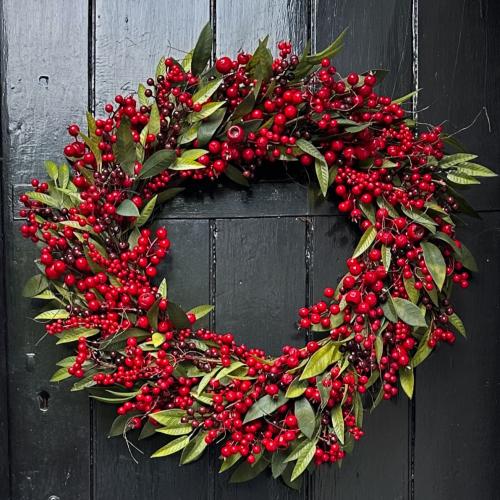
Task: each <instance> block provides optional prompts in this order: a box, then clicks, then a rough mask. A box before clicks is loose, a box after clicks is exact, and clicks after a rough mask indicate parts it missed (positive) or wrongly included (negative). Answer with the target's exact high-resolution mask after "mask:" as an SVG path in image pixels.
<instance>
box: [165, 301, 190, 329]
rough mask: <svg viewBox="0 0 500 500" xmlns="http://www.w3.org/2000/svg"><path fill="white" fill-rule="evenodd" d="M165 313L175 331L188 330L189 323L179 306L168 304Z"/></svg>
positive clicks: (172, 303)
mask: <svg viewBox="0 0 500 500" xmlns="http://www.w3.org/2000/svg"><path fill="white" fill-rule="evenodd" d="M167 313H168V317H169V318H170V321H172V323H173V324H174V326H175V327H176V328H177V329H180V328H189V327H190V326H191V323H190V322H189V320H188V318H187V316H186V313H185V312H184V311H183V310H182V308H181V307H180V306H178V305H177V304H175V303H174V302H170V301H169V302H168V305H167Z"/></svg>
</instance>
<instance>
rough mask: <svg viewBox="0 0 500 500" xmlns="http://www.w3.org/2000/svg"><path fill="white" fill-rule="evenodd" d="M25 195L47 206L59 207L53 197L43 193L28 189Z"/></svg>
mask: <svg viewBox="0 0 500 500" xmlns="http://www.w3.org/2000/svg"><path fill="white" fill-rule="evenodd" d="M26 196H27V197H28V198H30V199H32V200H35V201H39V202H40V203H43V204H44V205H47V206H48V207H54V208H59V207H60V203H59V202H58V201H57V200H56V199H55V198H53V197H52V196H49V195H48V194H45V193H35V192H34V191H30V192H28V193H26Z"/></svg>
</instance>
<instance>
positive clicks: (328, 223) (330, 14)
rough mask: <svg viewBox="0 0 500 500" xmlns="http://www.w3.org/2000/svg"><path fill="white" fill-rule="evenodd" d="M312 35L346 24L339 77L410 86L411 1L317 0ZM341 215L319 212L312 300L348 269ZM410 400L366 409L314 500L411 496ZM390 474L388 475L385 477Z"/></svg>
mask: <svg viewBox="0 0 500 500" xmlns="http://www.w3.org/2000/svg"><path fill="white" fill-rule="evenodd" d="M313 23H314V25H313V34H314V33H315V35H316V36H315V40H316V46H317V49H318V50H321V49H322V48H324V47H326V46H327V45H328V43H330V41H331V40H333V39H334V38H335V37H336V36H337V35H338V34H339V33H340V32H341V31H342V30H343V29H344V28H345V27H349V31H348V34H347V36H346V39H345V47H344V50H343V51H342V52H341V53H340V54H339V55H338V56H337V57H336V58H335V61H334V62H335V66H336V68H337V70H338V71H339V72H340V74H342V75H346V74H348V73H349V72H351V71H358V72H359V71H366V70H368V69H374V68H375V69H376V68H385V69H388V70H389V71H390V73H389V74H388V75H387V76H386V78H385V79H384V81H383V83H382V84H381V86H380V88H379V91H380V92H382V93H385V94H387V95H390V96H400V95H404V94H406V93H408V92H409V91H411V90H412V86H413V80H412V2H411V1H410V0H405V1H398V0H384V1H382V2H380V1H376V0H367V1H365V2H362V3H359V2H349V1H347V0H340V1H332V0H315V2H314V3H313ZM347 224H348V222H347V221H346V220H345V219H339V218H338V217H331V218H315V219H314V222H313V232H312V269H311V277H310V280H311V285H312V292H313V294H312V298H313V300H319V299H320V296H321V293H322V290H323V288H324V287H325V286H326V284H327V283H328V284H329V285H330V286H332V285H333V286H335V285H336V282H337V279H338V277H339V276H342V275H343V274H344V273H345V269H346V266H345V259H346V258H348V257H349V256H350V254H351V253H352V249H353V248H354V243H355V242H356V241H357V239H358V238H359V234H358V233H357V232H356V231H354V230H353V229H352V228H349V227H347ZM409 419H410V405H409V404H408V401H407V400H405V398H404V397H400V398H399V400H398V401H397V402H390V403H385V404H382V405H381V406H380V407H378V408H377V409H376V411H375V412H374V414H373V415H367V417H366V425H365V432H366V436H365V437H363V439H362V440H361V441H360V443H359V444H358V445H357V446H356V448H355V450H354V453H353V455H352V457H347V458H346V459H345V460H344V463H343V465H342V468H341V469H340V470H337V469H335V470H334V469H328V468H327V467H324V468H323V469H322V470H321V471H320V472H319V474H317V475H316V476H312V478H311V481H310V489H311V490H310V491H311V494H312V496H313V497H314V498H330V497H331V496H332V493H336V497H338V498H349V499H351V498H352V499H357V498H407V496H408V488H409V467H410V462H409V454H410V452H411V450H410V448H409V430H410V428H409ZM389 477H390V478H391V480H390V481H388V480H387V478H389Z"/></svg>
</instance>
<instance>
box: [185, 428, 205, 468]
mask: <svg viewBox="0 0 500 500" xmlns="http://www.w3.org/2000/svg"><path fill="white" fill-rule="evenodd" d="M207 434H208V432H200V433H199V434H198V435H197V436H196V437H195V438H194V439H192V440H191V441H190V442H189V444H188V445H187V446H186V447H185V448H184V450H183V451H182V455H181V460H180V465H184V464H189V463H191V462H194V461H195V460H197V459H198V458H200V456H201V454H202V453H203V452H204V451H205V448H206V447H207V443H206V441H205V436H206V435H207Z"/></svg>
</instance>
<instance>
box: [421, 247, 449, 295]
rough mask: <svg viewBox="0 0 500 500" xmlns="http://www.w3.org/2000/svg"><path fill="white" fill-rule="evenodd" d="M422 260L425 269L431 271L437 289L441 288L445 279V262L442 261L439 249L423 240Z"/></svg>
mask: <svg viewBox="0 0 500 500" xmlns="http://www.w3.org/2000/svg"><path fill="white" fill-rule="evenodd" d="M421 247H422V250H423V254H424V261H425V265H426V266H427V269H429V272H430V273H431V276H432V279H433V280H434V283H436V285H437V287H438V289H439V290H441V289H442V288H443V284H444V280H445V279H446V262H445V261H444V257H443V254H442V253H441V250H440V249H439V248H438V247H437V246H436V245H434V244H432V243H429V242H423V243H422V244H421Z"/></svg>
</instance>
